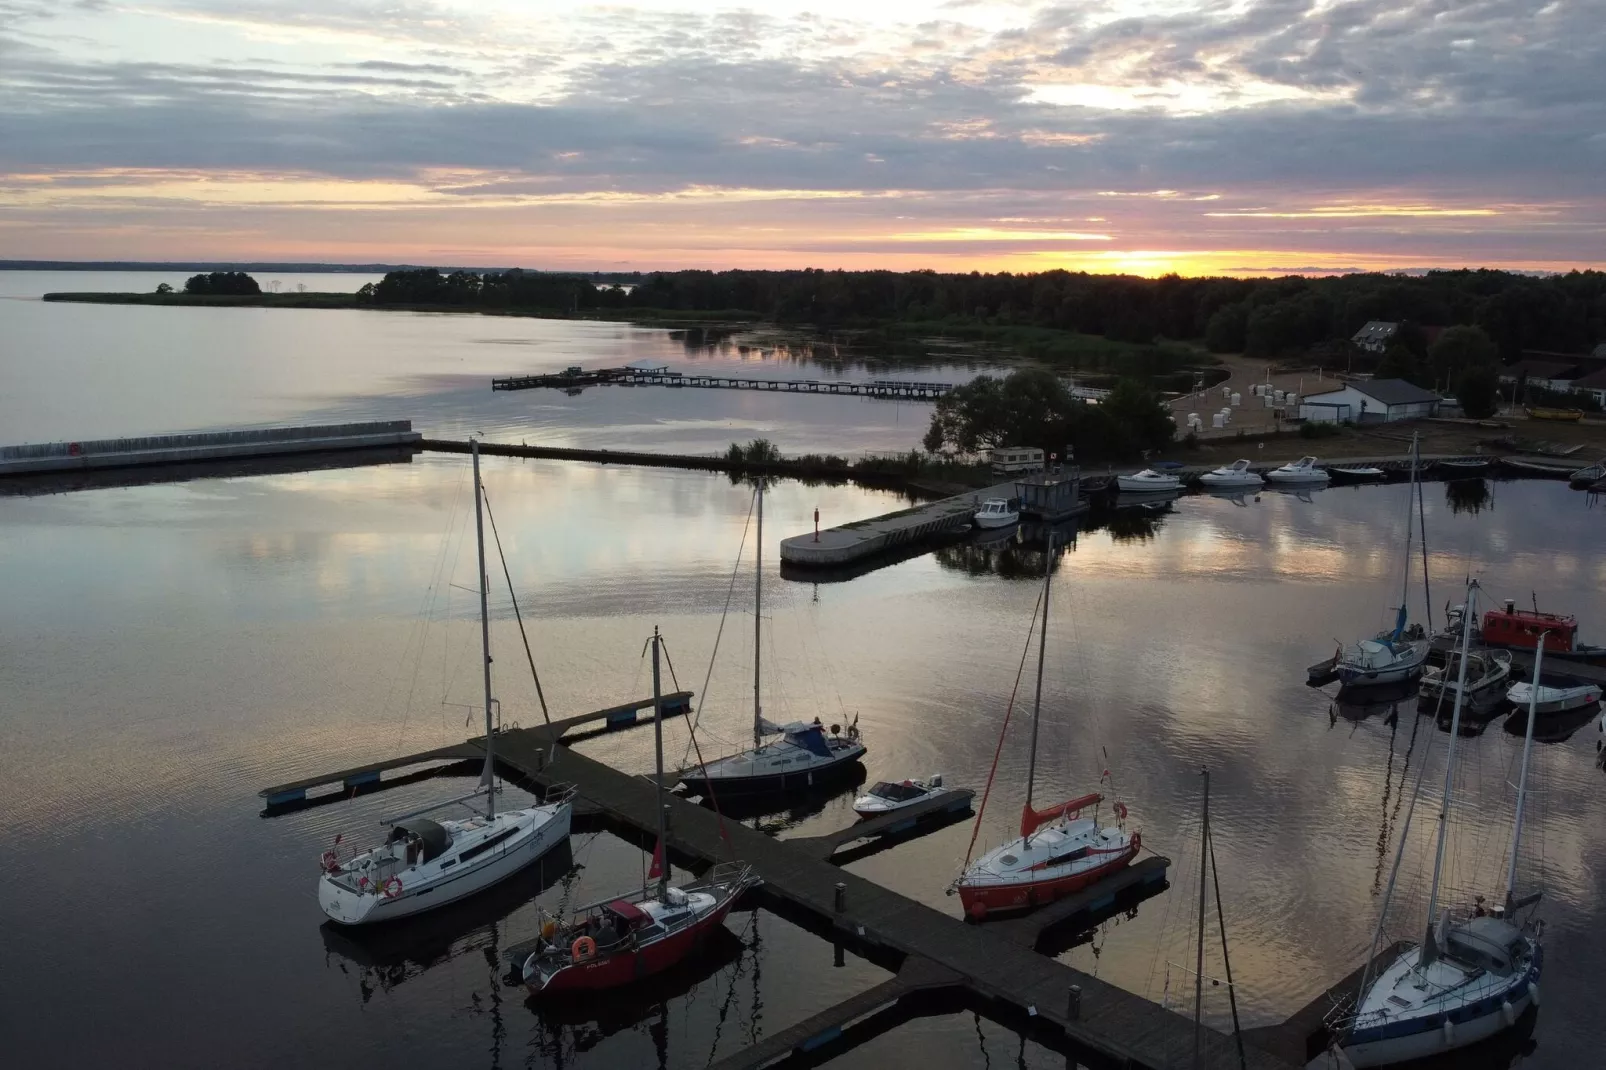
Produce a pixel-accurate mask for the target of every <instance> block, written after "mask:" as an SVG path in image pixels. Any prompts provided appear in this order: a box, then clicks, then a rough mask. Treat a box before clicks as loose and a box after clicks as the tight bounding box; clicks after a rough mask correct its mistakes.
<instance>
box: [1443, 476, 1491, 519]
mask: <svg viewBox="0 0 1606 1070" xmlns="http://www.w3.org/2000/svg"><path fill="white" fill-rule="evenodd" d="M1444 500H1445V501H1446V502H1448V503H1449V506H1450V511H1451V512H1454V513H1471V514H1472V515H1474V516H1476V515H1477V514H1478V513H1481V512H1483V510H1484V509H1485V508H1489V509H1493V508H1494V495H1493V494H1492V493H1490V490H1489V481H1488V480H1486V479H1452V480H1450V482H1448V483H1446V484H1445V485H1444Z"/></svg>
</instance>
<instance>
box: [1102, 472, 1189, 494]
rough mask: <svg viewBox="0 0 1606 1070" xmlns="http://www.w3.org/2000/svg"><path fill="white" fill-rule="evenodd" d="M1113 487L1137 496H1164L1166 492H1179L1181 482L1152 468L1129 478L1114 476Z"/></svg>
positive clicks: (1175, 477) (1177, 478)
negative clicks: (1137, 494)
mask: <svg viewBox="0 0 1606 1070" xmlns="http://www.w3.org/2000/svg"><path fill="white" fill-rule="evenodd" d="M1115 485H1116V487H1117V488H1118V489H1120V490H1124V491H1128V492H1131V493H1139V494H1164V493H1166V492H1168V491H1174V490H1180V489H1181V488H1182V480H1181V479H1180V478H1179V477H1177V476H1174V475H1170V474H1168V473H1165V472H1156V471H1155V470H1154V469H1152V468H1145V469H1144V470H1143V471H1141V472H1138V473H1136V474H1135V475H1130V476H1116V477H1115Z"/></svg>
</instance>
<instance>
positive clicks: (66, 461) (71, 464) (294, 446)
mask: <svg viewBox="0 0 1606 1070" xmlns="http://www.w3.org/2000/svg"><path fill="white" fill-rule="evenodd" d="M422 438H423V435H422V434H421V433H419V432H417V431H414V430H413V422H412V421H411V420H382V421H374V422H369V423H351V424H320V425H315V426H310V427H267V428H261V429H257V430H250V431H204V432H198V433H195V434H186V435H147V436H144V437H140V438H107V439H92V440H85V441H81V442H41V443H33V444H29V445H23V446H4V447H0V476H8V475H30V474H34V473H46V472H74V471H83V470H86V469H99V468H127V467H133V466H138V465H160V464H192V463H195V462H197V461H213V460H220V459H226V458H244V457H268V456H276V455H280V454H287V453H320V452H328V451H332V450H355V449H370V448H373V447H375V446H406V445H416V444H417V443H418V442H419V441H420V440H422Z"/></svg>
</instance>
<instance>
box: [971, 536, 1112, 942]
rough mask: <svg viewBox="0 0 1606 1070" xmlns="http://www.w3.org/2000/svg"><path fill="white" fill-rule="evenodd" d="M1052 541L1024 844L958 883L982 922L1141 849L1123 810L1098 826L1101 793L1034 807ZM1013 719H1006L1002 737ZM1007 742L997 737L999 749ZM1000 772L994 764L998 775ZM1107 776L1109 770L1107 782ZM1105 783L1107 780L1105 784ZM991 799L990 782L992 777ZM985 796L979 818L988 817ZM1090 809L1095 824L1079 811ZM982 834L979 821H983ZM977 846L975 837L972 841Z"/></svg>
mask: <svg viewBox="0 0 1606 1070" xmlns="http://www.w3.org/2000/svg"><path fill="white" fill-rule="evenodd" d="M1053 563H1054V542H1053V536H1052V535H1051V536H1050V537H1049V544H1048V553H1047V556H1046V558H1045V565H1044V569H1043V621H1042V630H1041V633H1040V634H1039V636H1038V648H1037V694H1036V698H1035V699H1034V700H1033V703H1032V749H1031V757H1030V760H1029V762H1028V764H1027V771H1026V802H1025V805H1024V806H1023V807H1022V808H1021V817H1020V838H1019V839H1017V840H1013V841H1011V842H1009V843H1006V844H1004V845H1003V846H1002V847H998V848H995V849H994V850H992V851H989V852H988V853H987V854H985V855H982V856H981V858H979V859H977V860H976V862H975V863H974V864H973V865H971V866H969V867H967V868H966V870H965V872H964V874H963V875H962V876H960V878H959V879H958V880H957V881H955V882H954V887H953V889H951V891H958V893H959V901H960V902H961V903H962V904H964V908H965V913H966V914H967V915H969V916H970V917H972V918H975V919H976V920H978V921H980V920H981V919H983V918H986V917H987V916H989V915H991V914H994V913H997V912H999V911H1010V910H1029V909H1031V908H1033V907H1038V906H1042V905H1043V904H1045V903H1051V902H1053V901H1054V900H1056V899H1060V898H1062V897H1064V896H1067V895H1070V894H1072V893H1074V892H1079V891H1081V890H1082V889H1083V888H1086V887H1087V886H1088V885H1090V884H1093V883H1094V882H1096V881H1099V880H1102V879H1103V878H1104V877H1106V876H1108V875H1110V874H1111V873H1114V872H1116V871H1117V870H1119V869H1122V868H1123V867H1125V866H1127V865H1129V864H1130V863H1131V862H1132V860H1133V859H1134V858H1136V857H1137V854H1138V851H1139V850H1140V849H1141V848H1142V846H1143V838H1142V836H1141V835H1140V834H1139V833H1137V832H1135V831H1134V832H1131V833H1128V832H1127V831H1126V828H1125V826H1126V806H1125V804H1123V803H1120V802H1117V803H1116V804H1115V818H1116V822H1117V823H1116V824H1115V825H1114V826H1113V827H1101V826H1100V824H1099V821H1098V809H1097V808H1098V805H1099V803H1100V802H1102V801H1103V799H1104V796H1103V795H1102V794H1100V793H1098V792H1093V793H1090V794H1087V795H1082V796H1080V797H1078V798H1074V799H1067V800H1066V801H1065V802H1062V803H1058V804H1056V805H1054V806H1049V807H1045V808H1043V809H1041V810H1038V809H1033V807H1032V788H1033V786H1034V781H1035V779H1036V773H1037V730H1038V723H1039V720H1040V716H1041V713H1042V708H1043V661H1044V656H1045V654H1046V653H1047V649H1048V602H1049V598H1048V596H1049V584H1050V579H1051V577H1052V575H1053ZM1008 728H1009V720H1008V718H1007V717H1006V718H1005V720H1004V730H1005V731H1007V730H1008ZM1002 745H1003V740H1002V738H1000V740H999V746H1000V747H1002ZM996 769H997V762H996V759H995V761H994V770H995V771H996ZM1108 775H1109V771H1108V770H1106V771H1105V776H1108ZM1101 779H1103V778H1101ZM987 789H988V793H989V794H990V793H991V791H992V778H991V776H989V777H988V782H987ZM986 806H987V802H986V797H985V796H984V797H983V799H982V813H985V812H986ZM1090 807H1091V808H1093V817H1091V818H1086V817H1083V816H1082V812H1083V811H1084V810H1087V809H1088V808H1090ZM976 821H977V826H978V828H979V827H980V823H981V815H980V814H978V815H977V818H976ZM971 842H972V844H974V843H975V840H974V838H972V840H971Z"/></svg>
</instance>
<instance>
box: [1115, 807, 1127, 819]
mask: <svg viewBox="0 0 1606 1070" xmlns="http://www.w3.org/2000/svg"><path fill="white" fill-rule="evenodd" d="M1115 816H1116V817H1118V818H1120V819H1121V820H1122V821H1125V820H1126V803H1124V802H1118V803H1116V804H1115Z"/></svg>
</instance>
